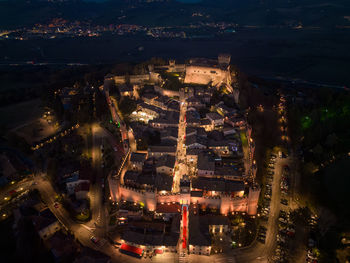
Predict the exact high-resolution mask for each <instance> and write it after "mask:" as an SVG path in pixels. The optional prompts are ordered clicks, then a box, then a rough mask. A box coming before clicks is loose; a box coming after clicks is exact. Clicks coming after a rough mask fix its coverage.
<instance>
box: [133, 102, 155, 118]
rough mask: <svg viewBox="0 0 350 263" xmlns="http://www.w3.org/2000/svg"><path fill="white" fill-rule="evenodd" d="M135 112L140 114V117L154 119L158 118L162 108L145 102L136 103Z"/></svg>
mask: <svg viewBox="0 0 350 263" xmlns="http://www.w3.org/2000/svg"><path fill="white" fill-rule="evenodd" d="M136 112H137V114H138V115H140V116H141V117H146V118H148V119H155V118H159V116H160V115H161V114H162V110H161V109H159V108H157V107H155V106H153V105H150V104H146V103H144V102H142V103H139V104H138V105H137V111H136ZM133 114H134V113H133Z"/></svg>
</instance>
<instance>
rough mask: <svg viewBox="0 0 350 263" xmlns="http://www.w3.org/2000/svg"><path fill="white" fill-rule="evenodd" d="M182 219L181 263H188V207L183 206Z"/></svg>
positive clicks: (179, 249) (179, 250)
mask: <svg viewBox="0 0 350 263" xmlns="http://www.w3.org/2000/svg"><path fill="white" fill-rule="evenodd" d="M181 211H182V218H181V225H180V238H179V248H178V252H179V259H178V260H179V261H178V262H179V263H186V262H188V253H187V245H188V212H189V211H188V205H182V209H181Z"/></svg>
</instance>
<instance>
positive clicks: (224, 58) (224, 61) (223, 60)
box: [218, 54, 231, 66]
mask: <svg viewBox="0 0 350 263" xmlns="http://www.w3.org/2000/svg"><path fill="white" fill-rule="evenodd" d="M230 62H231V55H230V54H219V56H218V63H219V65H223V66H228V65H230Z"/></svg>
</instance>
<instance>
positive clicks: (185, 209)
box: [182, 206, 187, 249]
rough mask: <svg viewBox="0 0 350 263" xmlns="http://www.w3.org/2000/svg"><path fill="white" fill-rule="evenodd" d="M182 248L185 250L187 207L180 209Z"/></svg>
mask: <svg viewBox="0 0 350 263" xmlns="http://www.w3.org/2000/svg"><path fill="white" fill-rule="evenodd" d="M182 248H183V249H186V248H187V206H183V208H182Z"/></svg>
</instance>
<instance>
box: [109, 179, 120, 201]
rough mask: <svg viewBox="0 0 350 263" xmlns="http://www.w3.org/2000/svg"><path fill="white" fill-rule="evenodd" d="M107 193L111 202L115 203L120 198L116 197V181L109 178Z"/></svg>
mask: <svg viewBox="0 0 350 263" xmlns="http://www.w3.org/2000/svg"><path fill="white" fill-rule="evenodd" d="M108 185H109V192H110V195H111V198H112V201H113V202H117V201H118V200H119V199H120V197H119V196H118V193H119V191H118V180H117V179H115V178H113V177H111V176H109V177H108Z"/></svg>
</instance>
